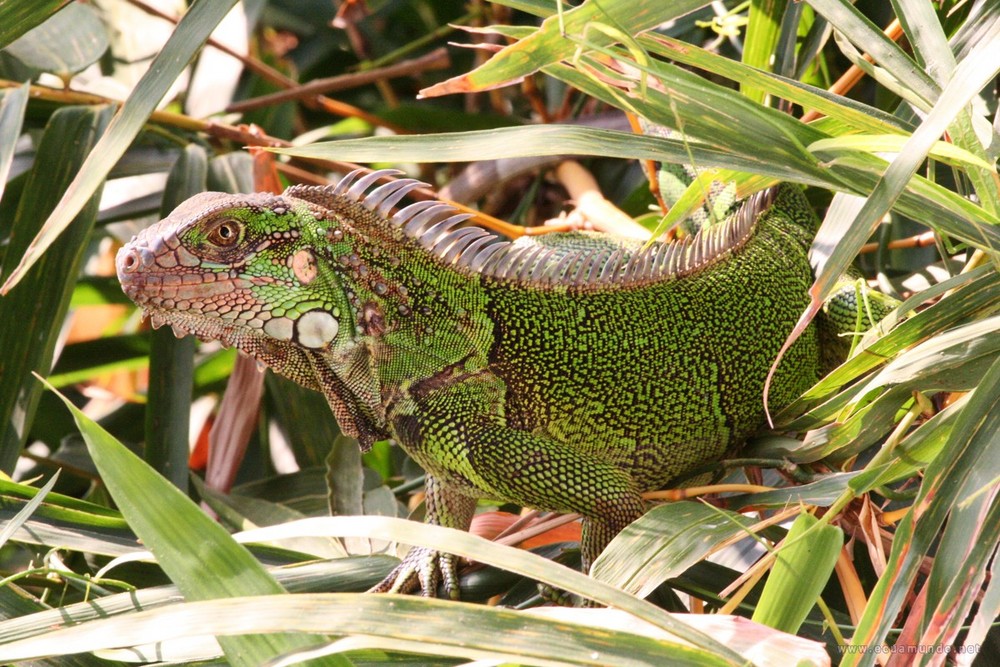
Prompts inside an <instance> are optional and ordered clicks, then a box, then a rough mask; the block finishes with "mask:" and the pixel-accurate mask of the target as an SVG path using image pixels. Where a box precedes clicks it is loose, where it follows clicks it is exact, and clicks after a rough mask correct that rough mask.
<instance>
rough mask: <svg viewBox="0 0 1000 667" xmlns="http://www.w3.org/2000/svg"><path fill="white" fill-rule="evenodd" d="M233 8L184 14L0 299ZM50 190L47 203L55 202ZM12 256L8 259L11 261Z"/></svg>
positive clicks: (200, 1) (210, 5)
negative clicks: (49, 201) (52, 200)
mask: <svg viewBox="0 0 1000 667" xmlns="http://www.w3.org/2000/svg"><path fill="white" fill-rule="evenodd" d="M234 4H236V0H213V1H211V2H210V1H209V0H197V1H196V2H195V3H194V4H193V5H192V6H191V8H190V9H189V10H188V12H187V14H185V15H184V18H182V19H181V21H180V23H178V24H177V29H176V30H174V33H173V34H172V35H171V36H170V39H169V40H168V41H167V43H166V45H165V46H164V47H163V50H162V51H160V53H159V54H158V55H157V56H156V58H155V59H154V60H153V62H152V63H151V65H150V67H149V71H148V72H146V74H145V75H144V76H143V77H142V80H140V81H139V84H138V85H137V86H136V87H135V90H133V91H132V94H131V95H129V98H128V100H126V101H125V104H123V105H122V107H121V109H120V110H119V111H118V113H117V114H115V117H114V119H113V120H112V121H111V124H110V125H109V126H108V132H107V134H106V135H105V136H103V137H102V138H101V141H100V142H99V143H98V145H97V146H95V147H94V150H93V151H92V152H91V153H90V155H89V156H88V157H87V160H86V161H85V162H84V164H83V165H82V167H81V168H80V169H79V171H78V173H77V177H76V178H75V179H73V182H72V183H70V185H69V187H68V188H67V189H66V191H65V192H64V193H63V195H62V198H61V199H60V200H59V203H58V204H57V205H56V207H55V210H53V211H52V214H51V215H50V216H49V217H48V219H46V221H45V224H44V225H43V226H42V229H41V230H40V231H39V232H38V235H37V236H36V237H35V239H34V240H33V241H32V242H31V245H29V246H28V249H27V251H25V253H24V256H23V257H21V261H20V263H19V264H18V265H17V267H16V268H15V269H14V271H13V272H12V273H11V274H10V275H9V276H8V277H7V281H6V282H5V283H4V284H3V286H2V287H0V294H6V293H8V292H9V291H10V290H11V288H13V287H14V285H16V284H17V283H18V282H19V281H20V280H21V279H22V278H23V277H24V275H25V273H26V272H27V270H28V269H29V268H30V267H31V266H32V265H33V264H34V263H35V262H37V261H38V259H39V258H40V257H41V256H42V255H43V254H44V253H45V251H46V249H47V248H48V247H49V246H50V245H52V243H53V242H54V241H55V240H56V238H58V237H59V235H60V234H62V233H63V231H64V230H65V229H66V227H67V226H68V225H69V224H70V222H71V220H72V219H73V216H75V215H76V214H77V213H78V212H79V211H80V210H81V208H83V206H84V204H85V203H86V202H87V200H89V199H90V198H91V196H92V195H93V194H94V192H95V191H96V190H97V188H98V187H100V184H101V183H102V182H103V181H104V178H105V176H107V174H108V172H109V171H111V168H112V167H113V166H114V165H115V163H116V162H117V161H118V159H119V158H120V157H121V156H122V155H123V154H124V153H125V151H126V149H127V148H128V147H129V144H131V143H132V140H133V139H134V138H135V137H136V135H137V134H138V133H139V130H141V129H142V126H143V125H144V124H145V123H146V121H147V120H148V119H149V115H150V114H151V113H152V112H153V110H154V109H155V108H156V105H157V104H158V103H159V102H160V100H161V99H162V98H163V96H164V95H165V94H166V93H167V90H168V89H169V88H170V86H171V85H172V84H173V82H174V80H175V79H176V78H177V77H178V76H180V74H181V72H182V71H183V70H184V68H185V67H186V66H187V63H188V62H189V61H190V60H191V58H192V57H193V56H194V54H195V52H196V51H197V50H198V49H199V48H200V47H201V45H202V44H204V42H205V40H206V39H208V35H209V34H210V33H211V32H212V30H213V29H214V28H215V26H216V25H218V24H219V22H220V21H222V19H223V17H225V15H226V14H227V13H228V12H229V10H230V9H232V7H233V5H234ZM61 190H62V189H61V188H59V189H58V190H53V189H50V190H49V192H48V193H47V195H46V198H47V199H51V198H52V197H53V192H59V191H61ZM10 256H11V255H8V257H10Z"/></svg>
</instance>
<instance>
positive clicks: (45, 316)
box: [0, 107, 111, 471]
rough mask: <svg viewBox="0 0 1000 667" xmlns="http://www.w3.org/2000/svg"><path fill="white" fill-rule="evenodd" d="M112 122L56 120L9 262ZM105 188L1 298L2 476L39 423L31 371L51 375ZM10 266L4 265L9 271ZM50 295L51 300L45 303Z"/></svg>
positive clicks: (76, 114) (80, 117) (87, 115)
mask: <svg viewBox="0 0 1000 667" xmlns="http://www.w3.org/2000/svg"><path fill="white" fill-rule="evenodd" d="M110 117H111V109H109V108H107V107H63V108H62V109H59V110H57V111H56V112H55V113H54V114H52V117H51V118H50V119H49V122H48V125H46V128H45V133H44V134H43V135H42V139H41V142H40V143H39V146H38V152H37V154H36V155H35V163H34V166H33V167H32V170H31V173H30V175H29V177H28V182H27V184H26V185H25V187H24V191H23V193H22V194H21V199H20V202H19V205H18V208H17V213H16V215H15V216H14V221H13V225H12V227H11V235H10V243H9V246H8V248H7V254H6V256H5V258H6V259H7V260H11V259H13V258H15V257H17V256H18V255H19V253H20V252H22V251H23V250H24V248H25V247H27V245H28V240H29V239H30V238H31V237H32V236H34V234H35V232H36V231H37V230H38V225H39V221H41V220H44V219H45V216H46V215H48V214H49V212H50V211H51V210H52V206H53V203H54V202H53V199H52V196H51V192H52V188H60V187H65V184H67V183H69V182H70V181H71V180H72V179H73V177H74V176H75V175H76V174H77V172H78V170H79V169H81V168H82V164H83V162H84V156H85V155H86V154H87V152H88V151H90V149H91V148H92V147H93V146H94V145H95V142H96V141H97V138H98V137H99V136H101V134H102V133H103V132H104V129H105V127H107V125H108V121H109V119H110ZM100 185H101V181H98V182H97V183H96V185H95V187H97V188H98V191H97V192H95V193H94V196H92V197H90V200H89V202H87V205H86V206H85V207H84V208H82V209H81V210H80V211H79V215H77V216H76V218H75V219H74V220H72V225H71V226H70V228H69V230H68V232H67V233H66V234H65V235H63V237H62V238H60V239H59V242H58V243H57V244H56V245H55V246H53V247H52V249H51V252H49V253H48V255H47V256H46V257H45V258H44V261H42V262H41V263H39V264H38V265H36V266H35V267H34V268H33V269H32V271H31V272H30V273H28V274H27V275H26V276H25V279H24V282H23V283H22V284H20V285H19V286H18V288H17V289H15V290H13V291H12V292H10V293H9V294H7V295H6V296H4V297H3V298H0V350H3V358H2V360H0V374H2V375H3V378H4V382H3V383H2V384H0V425H2V428H3V433H2V439H0V469H2V470H8V471H9V470H12V469H13V467H14V463H15V462H16V461H17V457H18V455H19V454H20V453H21V448H22V447H23V446H24V443H25V441H26V439H27V437H28V429H29V428H30V427H31V423H32V421H33V420H34V417H35V410H36V408H37V405H38V398H39V395H40V394H41V391H42V388H41V387H40V386H39V384H38V383H37V382H36V381H35V380H34V378H32V377H31V373H32V372H38V373H48V371H49V369H50V368H51V367H52V357H53V355H54V352H55V348H56V341H57V339H58V337H59V332H60V330H61V328H62V326H63V318H64V317H65V315H66V309H67V307H68V306H69V300H70V296H71V295H72V292H73V284H74V282H75V281H76V276H77V273H78V272H79V270H80V266H81V265H82V262H83V258H84V256H85V254H86V252H87V249H88V246H87V240H88V238H89V236H90V232H91V230H92V229H93V227H94V221H95V219H96V217H97V206H98V199H99V195H100V192H99V188H100ZM10 263H11V262H10V261H7V262H5V263H4V269H8V267H9V265H10ZM4 273H5V271H4V272H0V275H4ZM43 294H44V295H46V298H39V295H43Z"/></svg>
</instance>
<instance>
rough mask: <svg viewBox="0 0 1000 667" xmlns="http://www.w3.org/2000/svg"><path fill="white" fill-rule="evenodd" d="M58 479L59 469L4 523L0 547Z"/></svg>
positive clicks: (30, 513)
mask: <svg viewBox="0 0 1000 667" xmlns="http://www.w3.org/2000/svg"><path fill="white" fill-rule="evenodd" d="M58 480H59V471H58V470H56V472H55V474H54V475H52V477H51V478H50V479H49V481H48V482H46V483H45V486H43V487H42V488H40V489H38V493H36V494H35V497H34V498H32V499H31V500H29V501H28V502H27V503H26V504H25V505H24V507H22V508H21V510H20V511H19V512H18V513H17V514H16V515H15V516H14V518H13V519H11V520H10V521H7V522H6V523H5V524H4V526H3V529H0V548H3V545H5V544H7V540H9V539H10V538H11V537H13V535H14V533H16V532H17V530H18V529H19V528H21V526H23V525H24V522H25V521H27V520H28V517H30V516H31V515H32V514H34V513H35V510H36V509H38V507H39V505H41V504H42V501H43V500H45V496H46V495H48V493H49V491H51V490H52V487H53V486H55V485H56V482H57V481H58Z"/></svg>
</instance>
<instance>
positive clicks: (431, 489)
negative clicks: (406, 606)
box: [371, 474, 476, 600]
mask: <svg viewBox="0 0 1000 667" xmlns="http://www.w3.org/2000/svg"><path fill="white" fill-rule="evenodd" d="M424 488H425V492H426V498H425V500H424V504H425V519H424V521H425V523H429V524H431V525H433V526H445V527H446V528H457V529H459V530H468V529H469V525H470V524H471V523H472V515H473V514H474V513H475V511H476V498H475V497H474V496H470V495H467V494H463V493H459V492H457V491H456V489H454V488H453V487H449V486H448V485H447V484H444V483H443V482H441V481H440V480H438V479H437V478H436V477H434V476H433V475H430V474H428V475H427V477H426V481H425V482H424ZM457 565H458V558H457V557H456V556H454V555H453V554H449V553H442V552H440V551H435V550H434V549H428V548H426V547H413V548H412V549H410V551H409V552H408V553H407V554H406V557H405V558H404V559H403V562H402V563H400V564H399V565H397V566H396V568H395V569H394V570H393V571H392V572H390V573H389V576H387V577H386V578H385V579H383V580H382V582H381V583H379V584H378V585H377V586H375V587H374V588H372V589H371V592H372V593H412V592H413V591H415V590H417V588H420V590H421V592H422V593H423V594H424V595H425V596H434V595H436V594H437V590H438V584H440V583H441V582H442V581H444V590H445V594H446V595H447V596H448V597H449V598H451V599H452V600H457V599H458V597H459V595H458V568H457Z"/></svg>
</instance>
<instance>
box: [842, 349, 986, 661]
mask: <svg viewBox="0 0 1000 667" xmlns="http://www.w3.org/2000/svg"><path fill="white" fill-rule="evenodd" d="M997 433H1000V358H997V359H995V360H994V361H993V362H992V364H991V365H990V367H989V369H988V371H987V372H986V374H985V375H984V376H983V379H982V381H981V382H980V384H979V386H977V387H976V389H975V390H974V391H973V393H972V396H971V398H970V399H969V400H968V402H967V403H966V404H965V405H964V407H963V409H962V413H961V416H960V417H959V418H958V420H957V422H956V423H955V426H954V428H953V429H952V432H951V436H950V438H949V439H948V444H947V446H945V447H944V448H943V449H942V451H941V454H940V455H939V456H937V457H936V458H935V459H934V461H932V462H931V464H930V465H929V466H928V467H927V470H926V471H925V472H924V479H923V482H922V483H921V485H920V490H919V492H918V494H917V497H916V498H915V499H914V503H913V506H912V507H911V508H910V511H909V512H908V513H907V514H906V515H905V516H904V517H903V520H902V521H901V522H900V523H899V526H898V528H897V530H896V534H895V537H894V538H893V548H892V552H891V554H890V556H889V561H888V563H887V564H886V569H885V573H884V574H883V575H882V576H881V577H880V578H879V581H878V583H877V584H876V585H875V588H874V590H873V591H872V594H871V595H870V597H869V600H868V605H867V606H866V607H865V611H864V614H863V615H862V617H861V619H860V620H859V621H858V626H857V629H856V631H855V633H854V636H853V637H852V639H851V644H852V645H854V646H875V645H877V644H880V643H881V642H883V641H884V640H885V638H886V636H887V635H888V633H889V631H890V630H891V629H892V626H893V622H894V620H895V618H896V615H897V613H898V612H899V610H900V609H901V608H902V605H903V602H904V600H905V598H906V597H907V596H908V595H909V593H910V587H911V584H912V582H913V580H914V579H915V578H916V576H917V574H918V573H919V571H920V568H921V567H922V565H923V557H924V555H925V554H926V553H927V552H928V550H929V549H931V547H932V545H934V544H935V543H936V542H937V541H938V538H939V537H940V532H939V531H940V529H941V526H942V525H943V523H944V521H945V519H946V518H947V517H948V515H949V514H950V513H951V512H952V511H953V508H954V507H955V504H956V502H958V501H959V500H960V499H963V498H961V496H960V494H961V493H962V492H963V491H964V492H965V493H968V489H967V487H966V480H967V479H969V478H970V477H973V476H975V477H978V478H979V479H982V478H983V477H986V478H990V479H995V478H996V477H997V476H1000V459H998V458H997V456H996V435H997ZM932 501H933V502H932ZM994 502H995V500H994ZM844 656H845V657H844V661H843V662H842V663H841V664H843V665H856V664H859V663H860V662H862V661H864V663H865V664H871V662H872V660H873V658H874V656H873V655H871V654H864V653H857V654H852V653H845V654H844Z"/></svg>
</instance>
